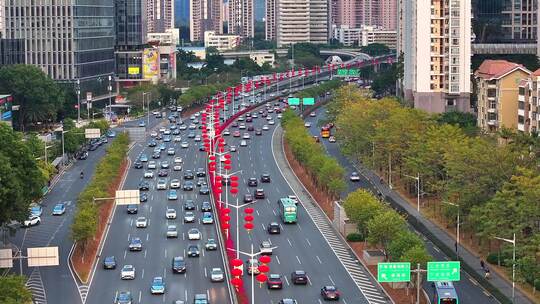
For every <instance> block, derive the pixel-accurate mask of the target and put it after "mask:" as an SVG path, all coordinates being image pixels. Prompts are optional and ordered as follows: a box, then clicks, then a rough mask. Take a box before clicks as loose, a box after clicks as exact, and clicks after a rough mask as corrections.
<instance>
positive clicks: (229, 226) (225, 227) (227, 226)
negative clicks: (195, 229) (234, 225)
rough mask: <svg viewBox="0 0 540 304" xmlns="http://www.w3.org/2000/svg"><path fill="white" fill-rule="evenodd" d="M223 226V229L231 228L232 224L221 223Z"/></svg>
mask: <svg viewBox="0 0 540 304" xmlns="http://www.w3.org/2000/svg"><path fill="white" fill-rule="evenodd" d="M221 227H222V228H223V229H229V228H231V225H230V224H229V222H225V223H223V224H221Z"/></svg>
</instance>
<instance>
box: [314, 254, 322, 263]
mask: <svg viewBox="0 0 540 304" xmlns="http://www.w3.org/2000/svg"><path fill="white" fill-rule="evenodd" d="M315 257H316V258H317V261H319V264H322V261H321V258H319V256H318V255H316V256H315Z"/></svg>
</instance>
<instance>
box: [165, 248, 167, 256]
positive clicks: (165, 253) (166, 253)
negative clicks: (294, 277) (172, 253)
mask: <svg viewBox="0 0 540 304" xmlns="http://www.w3.org/2000/svg"><path fill="white" fill-rule="evenodd" d="M165 258H167V249H165Z"/></svg>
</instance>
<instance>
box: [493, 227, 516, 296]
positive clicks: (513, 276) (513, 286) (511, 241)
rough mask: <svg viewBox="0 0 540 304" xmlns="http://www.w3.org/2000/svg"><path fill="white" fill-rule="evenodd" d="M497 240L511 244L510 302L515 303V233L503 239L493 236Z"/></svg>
mask: <svg viewBox="0 0 540 304" xmlns="http://www.w3.org/2000/svg"><path fill="white" fill-rule="evenodd" d="M494 238H495V239H497V240H501V241H503V242H507V243H510V244H512V246H513V250H512V303H515V300H516V233H515V232H514V237H513V238H512V239H511V240H510V239H505V238H501V237H497V236H495V237H494Z"/></svg>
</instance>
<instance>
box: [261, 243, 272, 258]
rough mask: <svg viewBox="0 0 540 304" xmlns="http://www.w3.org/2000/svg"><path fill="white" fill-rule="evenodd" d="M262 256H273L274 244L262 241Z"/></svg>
mask: <svg viewBox="0 0 540 304" xmlns="http://www.w3.org/2000/svg"><path fill="white" fill-rule="evenodd" d="M259 250H260V252H261V254H264V255H271V254H272V243H270V242H269V241H262V243H261V246H260V247H259Z"/></svg>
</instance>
